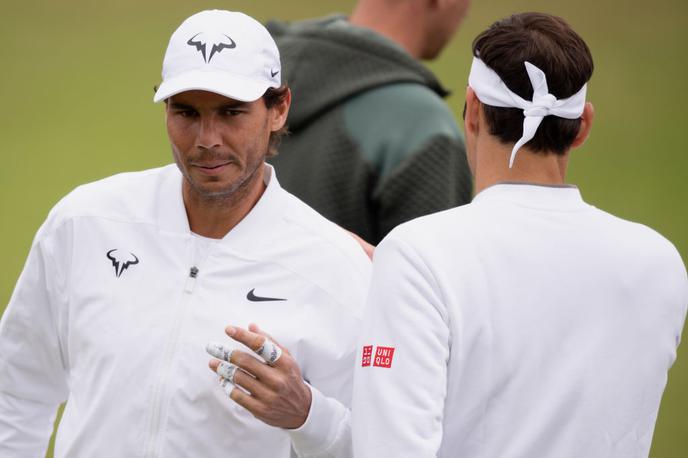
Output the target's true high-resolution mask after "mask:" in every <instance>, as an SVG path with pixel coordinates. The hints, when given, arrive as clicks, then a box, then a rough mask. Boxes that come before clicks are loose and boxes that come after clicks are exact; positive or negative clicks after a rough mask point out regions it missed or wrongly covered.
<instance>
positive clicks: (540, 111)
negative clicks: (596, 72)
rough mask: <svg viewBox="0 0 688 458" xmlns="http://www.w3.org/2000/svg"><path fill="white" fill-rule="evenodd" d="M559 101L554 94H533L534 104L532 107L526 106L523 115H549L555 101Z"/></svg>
mask: <svg viewBox="0 0 688 458" xmlns="http://www.w3.org/2000/svg"><path fill="white" fill-rule="evenodd" d="M556 101H557V98H556V97H554V96H553V95H552V94H545V95H544V96H542V97H539V96H535V95H534V96H533V105H532V106H531V107H530V108H526V109H525V110H523V115H524V116H541V117H544V116H547V115H549V112H550V110H551V109H552V107H553V106H554V102H556Z"/></svg>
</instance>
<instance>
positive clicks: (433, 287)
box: [352, 13, 688, 458]
mask: <svg viewBox="0 0 688 458" xmlns="http://www.w3.org/2000/svg"><path fill="white" fill-rule="evenodd" d="M473 54H474V56H475V58H474V60H473V65H472V68H471V73H470V77H469V88H468V89H467V93H466V111H465V133H466V144H467V151H468V159H469V163H470V164H471V168H472V171H473V173H474V175H475V183H476V193H477V195H476V197H475V199H474V201H473V202H472V203H471V204H469V205H466V206H463V207H458V208H455V209H452V210H447V211H445V212H441V213H437V214H434V215H430V216H427V217H423V218H419V219H416V220H414V221H412V222H409V223H407V224H404V225H402V226H399V227H398V228H397V229H395V230H394V231H392V232H391V233H390V235H389V236H388V237H387V238H386V239H385V240H384V241H383V242H382V243H381V245H380V246H379V247H378V249H377V250H376V252H375V258H374V266H373V277H372V281H371V293H370V295H369V305H368V306H369V309H368V310H367V311H366V313H365V315H364V325H363V330H362V341H361V348H360V358H359V360H358V361H357V369H356V373H355V376H354V401H353V410H352V411H353V423H352V424H353V438H354V454H355V456H356V457H361V458H365V457H380V456H394V457H395V458H399V457H429V456H439V457H450V456H451V457H459V456H461V457H464V456H465V457H478V456H480V457H485V458H491V457H495V458H496V457H510V458H532V457H556V458H581V457H586V458H597V457H600V458H601V457H621V456H624V457H629V456H633V457H641V456H647V455H648V453H649V449H650V442H651V439H652V432H653V429H654V424H655V420H656V417H657V410H658V408H659V404H660V399H661V396H662V392H663V390H664V387H665V384H666V380H667V371H668V370H669V368H670V366H671V365H672V363H673V362H674V360H675V357H676V347H677V345H678V342H679V339H680V334H681V330H682V327H683V324H684V320H685V314H686V306H687V305H688V279H687V278H686V270H685V268H684V266H683V263H682V261H681V258H680V256H679V254H678V253H677V251H676V249H675V248H674V247H673V245H672V244H671V243H670V242H668V241H667V240H666V239H664V238H663V237H662V236H660V235H659V234H657V233H656V232H654V231H653V230H651V229H649V228H647V227H645V226H642V225H640V224H635V223H631V222H627V221H624V220H621V219H619V218H616V217H614V216H612V215H610V214H608V213H605V212H603V211H601V210H598V209H596V208H595V207H593V206H591V205H589V204H587V203H585V202H584V201H583V200H582V198H581V194H580V192H579V190H578V188H576V187H575V186H571V185H567V184H565V174H566V169H567V163H568V159H569V154H570V151H571V149H573V148H576V147H578V146H580V145H582V144H583V142H584V141H585V139H586V137H587V135H588V133H589V131H590V127H591V124H592V120H593V109H592V105H590V104H589V103H586V102H585V92H586V84H587V81H588V80H589V79H590V76H591V75H592V70H593V63H592V57H591V55H590V51H589V49H588V47H587V45H586V44H585V42H584V41H583V40H582V39H581V38H580V36H578V35H577V34H576V33H575V32H574V31H573V30H572V29H571V28H570V27H569V26H568V24H566V23H565V22H564V21H563V20H562V19H560V18H557V17H554V16H550V15H545V14H537V13H527V14H518V15H514V16H511V17H509V18H507V19H504V20H502V21H498V22H496V23H495V24H493V25H492V26H491V27H490V28H488V29H487V30H486V31H484V32H483V33H481V34H480V35H479V36H478V37H477V38H476V40H475V41H474V43H473Z"/></svg>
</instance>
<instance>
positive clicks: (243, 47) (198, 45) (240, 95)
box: [153, 10, 282, 103]
mask: <svg viewBox="0 0 688 458" xmlns="http://www.w3.org/2000/svg"><path fill="white" fill-rule="evenodd" d="M281 80H282V68H281V65H280V57H279V51H278V50H277V45H276V44H275V41H274V40H273V39H272V36H270V33H269V32H268V31H267V29H266V28H265V27H263V25H262V24H261V23H260V22H258V21H256V20H255V19H253V18H252V17H250V16H247V15H245V14H243V13H238V12H233V11H224V10H209V11H201V12H200V13H196V14H194V15H193V16H191V17H189V18H188V19H186V20H185V21H184V22H182V24H181V25H180V26H179V28H177V30H175V32H174V33H173V34H172V37H171V38H170V43H169V45H168V46H167V52H165V59H164V60H163V63H162V83H161V84H160V87H159V88H158V90H157V91H156V92H155V96H154V97H153V101H154V102H156V103H157V102H160V101H161V100H165V99H167V98H169V97H171V96H173V95H175V94H179V93H180V92H184V91H191V90H203V91H209V92H215V93H217V94H221V95H224V96H226V97H229V98H232V99H236V100H240V101H242V102H253V101H254V100H258V99H259V98H260V97H261V96H262V95H263V94H264V93H265V91H266V90H267V89H268V88H270V87H274V88H277V87H280V85H281V84H282V83H281Z"/></svg>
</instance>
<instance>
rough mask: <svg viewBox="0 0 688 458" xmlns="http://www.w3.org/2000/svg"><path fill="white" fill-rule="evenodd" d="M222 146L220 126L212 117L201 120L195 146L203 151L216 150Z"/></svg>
mask: <svg viewBox="0 0 688 458" xmlns="http://www.w3.org/2000/svg"><path fill="white" fill-rule="evenodd" d="M221 145H222V135H221V126H220V123H218V122H217V121H216V120H215V119H214V117H213V116H207V117H203V118H201V128H200V130H199V132H198V138H197V140H196V146H198V147H199V148H204V149H212V148H217V147H219V146H221Z"/></svg>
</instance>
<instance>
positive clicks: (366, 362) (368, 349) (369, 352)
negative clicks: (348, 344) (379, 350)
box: [361, 345, 373, 367]
mask: <svg viewBox="0 0 688 458" xmlns="http://www.w3.org/2000/svg"><path fill="white" fill-rule="evenodd" d="M372 356H373V346H372V345H366V346H365V347H363V361H362V363H361V366H362V367H367V366H370V360H371V358H372Z"/></svg>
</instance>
